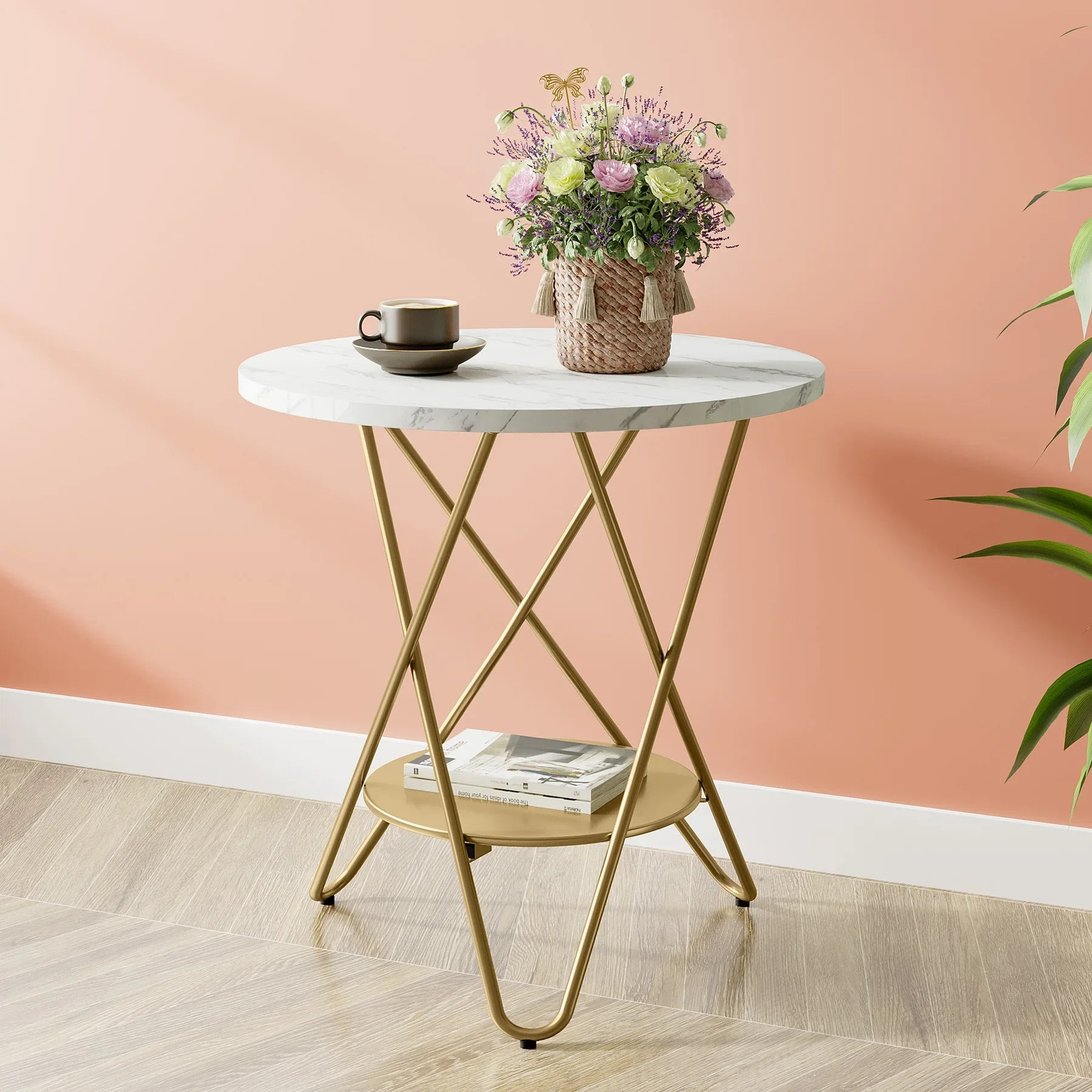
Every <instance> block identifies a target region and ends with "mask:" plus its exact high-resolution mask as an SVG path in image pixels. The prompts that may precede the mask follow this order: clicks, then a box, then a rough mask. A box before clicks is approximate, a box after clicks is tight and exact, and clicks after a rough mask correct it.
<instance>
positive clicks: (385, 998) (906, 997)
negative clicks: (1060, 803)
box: [0, 758, 1092, 1092]
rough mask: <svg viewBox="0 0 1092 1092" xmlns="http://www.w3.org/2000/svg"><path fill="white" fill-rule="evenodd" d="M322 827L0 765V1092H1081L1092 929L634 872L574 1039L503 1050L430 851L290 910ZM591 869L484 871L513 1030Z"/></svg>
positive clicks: (288, 806) (651, 863)
mask: <svg viewBox="0 0 1092 1092" xmlns="http://www.w3.org/2000/svg"><path fill="white" fill-rule="evenodd" d="M333 810H334V809H333V808H332V807H331V806H330V805H326V804H316V803H309V802H299V801H296V800H289V799H285V798H280V797H271V796H261V795H256V794H250V793H241V792H233V791H229V790H223V789H211V788H203V787H200V786H193V785H185V784H180V783H175V782H169V781H156V780H152V779H147V778H140V777H131V776H127V775H122V774H111V773H102V772H98V771H93V770H80V769H74V768H71V767H64V766H52V765H45V764H39V763H28V762H22V761H18V760H13V759H4V758H0V951H2V955H0V1089H3V1090H4V1092H7V1090H8V1089H12V1090H19V1092H22V1090H31V1089H57V1090H62V1089H63V1090H64V1092H69V1090H73V1089H93V1090H98V1089H102V1090H110V1092H113V1090H115V1089H130V1088H131V1089H150V1088H155V1089H157V1090H175V1089H195V1090H205V1089H214V1088H224V1089H270V1090H278V1092H294V1090H296V1089H310V1088H316V1089H317V1088H327V1089H329V1088H333V1089H338V1088H343V1089H366V1090H371V1089H385V1088H392V1089H413V1088H425V1087H437V1086H438V1087H442V1088H444V1089H467V1090H471V1089H474V1090H476V1089H508V1088H520V1089H549V1090H551V1092H558V1090H564V1089H615V1088H618V1089H625V1090H626V1092H640V1090H644V1089H649V1090H653V1089H655V1090H658V1092H659V1090H672V1089H679V1090H695V1092H699V1090H704V1089H709V1090H713V1089H735V1088H739V1089H744V1088H746V1089H749V1090H759V1089H769V1090H773V1089H777V1090H779V1092H790V1090H791V1092H824V1090H827V1089H831V1090H834V1089H839V1090H847V1092H848V1090H864V1089H883V1090H885V1092H899V1090H905V1092H929V1090H936V1092H962V1090H964V1089H968V1090H969V1089H974V1090H975V1092H987V1090H1002V1089H1004V1090H1024V1089H1026V1090H1028V1092H1078V1090H1080V1092H1092V1081H1089V1080H1084V1079H1081V1078H1083V1077H1089V1076H1092V915H1089V914H1083V913H1079V912H1075V911H1066V910H1057V909H1053V908H1049V907H1042V906H1034V905H1025V904H1020V903H1009V902H1003V901H1000V900H993V899H983V898H975V897H970V896H965V895H955V894H950V893H946V892H938V891H929V890H924V889H920V888H909V887H900V886H897V885H891V884H880V883H872V882H867V881H861V880H852V879H846V878H843V877H838V876H828V875H822V874H818V873H809V872H798V871H792V870H787V869H773V868H761V867H760V868H756V870H755V872H756V879H757V881H758V883H759V887H760V892H761V896H760V898H759V900H758V901H756V902H755V904H754V905H753V906H752V907H751V908H750V910H739V909H737V908H736V907H735V906H734V905H732V900H731V899H729V898H726V897H725V895H724V894H723V892H722V891H721V890H720V889H719V888H718V887H717V886H716V885H715V884H714V883H713V882H712V881H711V880H710V879H709V878H708V876H707V875H706V874H705V873H704V872H703V870H702V869H701V868H700V866H699V865H698V864H697V862H696V861H695V860H694V859H693V858H692V857H690V856H689V855H682V854H674V853H666V852H659V851H655V850H647V849H641V848H638V847H635V846H631V847H628V848H627V850H626V853H625V854H623V858H622V866H621V868H620V870H619V874H618V879H617V882H616V885H615V889H614V891H613V893H612V897H611V902H610V905H609V907H608V911H607V914H606V917H605V919H604V923H603V928H602V930H601V933H600V939H599V942H598V945H597V948H596V954H595V956H594V957H593V960H592V964H591V967H590V970H589V973H588V977H587V981H586V989H585V995H584V998H583V1000H582V1002H581V1005H580V1006H579V1007H578V1009H577V1015H576V1018H575V1019H574V1021H573V1023H572V1024H571V1025H570V1027H569V1028H568V1029H567V1030H566V1031H565V1032H564V1033H562V1035H560V1036H559V1037H557V1038H556V1039H553V1040H549V1041H547V1042H545V1043H543V1044H542V1045H541V1046H540V1048H539V1050H537V1051H534V1052H531V1051H521V1050H519V1049H518V1047H517V1046H516V1044H515V1043H513V1042H512V1041H511V1040H509V1039H508V1038H507V1037H505V1036H503V1035H502V1034H501V1033H500V1032H498V1031H497V1030H496V1029H495V1028H494V1027H493V1025H492V1023H491V1022H490V1020H489V1018H488V1016H487V1014H486V1011H485V1006H484V1000H483V998H482V995H481V989H480V986H479V983H478V981H477V978H476V973H475V965H474V959H473V952H472V950H471V947H470V944H469V942H468V940H467V935H466V929H465V924H464V918H463V913H462V905H461V901H460V900H459V897H458V893H457V890H456V885H455V882H454V877H453V875H452V872H453V870H452V867H451V861H450V850H449V849H448V848H447V846H446V845H445V844H444V843H442V842H439V841H434V840H429V839H423V838H418V837H414V836H412V835H409V834H405V833H403V832H400V831H397V830H392V831H391V832H389V834H388V835H387V837H385V838H384V840H383V842H382V843H381V844H380V848H379V849H378V850H377V851H376V854H375V855H374V857H373V859H372V860H371V861H370V862H369V864H368V865H367V866H366V868H365V870H364V871H363V872H362V874H361V876H360V877H358V879H357V880H356V881H355V882H354V884H353V885H352V886H351V887H350V888H348V889H347V891H346V893H345V894H344V896H339V897H338V904H337V906H335V907H329V908H324V907H320V906H318V905H316V904H315V903H313V902H311V901H310V900H309V899H308V898H307V896H306V889H307V886H308V884H309V881H310V877H311V872H312V869H313V866H314V864H315V860H316V858H317V856H318V853H319V850H320V848H321V845H322V843H323V841H324V839H325V836H326V834H327V832H328V829H329V826H330V823H331V821H332V817H333ZM355 822H356V824H357V830H356V831H355V834H356V835H357V836H358V837H359V836H360V835H361V834H363V832H364V831H366V829H367V827H368V825H369V819H368V817H367V815H366V814H365V813H360V814H359V815H358V817H357V819H356V821H355ZM353 844H354V845H355V844H356V843H355V841H354V842H353ZM601 854H602V850H601V848H597V849H585V848H581V849H573V850H568V849H551V850H534V851H531V850H526V851H524V850H516V849H495V850H494V851H493V852H492V853H490V854H489V855H487V856H486V857H484V858H483V859H482V860H481V861H479V862H476V863H475V865H474V874H475V877H476V879H477V881H478V884H479V890H480V892H481V897H482V903H483V907H484V911H485V914H486V918H487V921H488V922H489V925H490V932H491V937H492V940H493V950H494V953H495V956H496V962H497V966H498V970H499V972H500V974H501V975H502V977H503V978H504V979H505V980H506V981H505V992H506V996H507V998H508V1000H509V1008H510V1011H511V1012H512V1014H513V1016H514V1017H515V1018H516V1019H519V1020H522V1021H525V1022H540V1021H542V1020H544V1019H546V1018H548V1017H549V1016H552V1014H553V1012H554V1010H555V1009H556V1006H557V1003H558V993H557V988H558V987H559V986H560V985H561V984H562V983H563V981H564V978H565V976H566V975H567V973H568V969H569V966H570V963H571V959H572V953H573V949H574V948H575V944H576V938H577V934H578V932H579V929H580V926H581V924H582V921H583V916H584V913H585V912H586V908H587V905H588V901H589V899H590V890H591V887H592V885H593V884H594V880H595V876H596V873H597V870H598V865H599V861H600V859H601ZM1063 1074H1065V1075H1063Z"/></svg>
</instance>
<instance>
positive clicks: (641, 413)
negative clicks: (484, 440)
mask: <svg viewBox="0 0 1092 1092" xmlns="http://www.w3.org/2000/svg"><path fill="white" fill-rule="evenodd" d="M463 332H464V333H465V334H473V335H477V336H480V337H484V338H485V339H486V342H487V344H486V347H485V349H483V350H482V352H481V353H479V354H478V355H477V356H476V357H475V358H474V359H473V360H471V361H469V362H468V363H466V364H464V365H463V366H462V367H461V368H460V369H459V370H458V372H456V373H455V374H453V375H444V376H433V377H423V376H422V377H411V376H395V375H387V374H386V373H385V372H383V371H381V370H380V368H379V367H378V366H377V365H375V364H372V363H370V362H369V361H367V360H365V359H364V358H363V357H362V356H360V354H359V353H357V352H356V350H355V349H354V348H353V346H352V339H351V338H333V339H331V340H329V341H313V342H310V343H308V344H305V345H290V346H287V347H286V348H283V349H271V350H270V351H269V352H265V353H259V354H258V355H257V356H253V357H251V358H250V359H249V360H247V361H245V362H244V363H243V364H241V365H240V367H239V393H240V394H241V395H242V396H243V397H244V398H245V399H246V400H247V401H248V402H253V403H254V404H255V405H257V406H264V407H265V408H266V409H271V410H276V411H278V412H279V413H289V414H294V415H295V416H297V417H313V418H317V419H318V420H320V421H341V422H345V423H347V424H355V425H375V426H377V427H380V428H403V429H432V430H436V431H440V432H618V431H622V430H626V429H648V428H673V427H678V426H682V425H704V424H713V423H716V422H719V421H738V420H740V419H741V418H745V417H764V416H766V415H768V414H771V413H782V412H784V411H785V410H790V409H795V408H796V407H797V406H804V405H807V403H808V402H813V401H815V399H817V398H818V397H819V396H820V395H821V394H822V393H823V374H824V369H823V365H822V364H820V363H819V361H818V360H816V359H815V358H814V357H810V356H806V355H805V354H804V353H798V352H795V351H793V350H792V349H779V348H777V347H776V346H774V345H762V344H760V343H758V342H754V341H731V340H729V339H727V338H718V337H701V336H698V335H695V334H675V335H674V338H673V339H672V343H671V358H670V359H669V360H668V362H667V365H666V366H665V367H664V368H663V369H662V370H660V371H658V372H650V373H648V374H647V375H583V374H578V373H576V372H570V371H566V370H565V368H563V367H562V366H561V364H559V363H558V360H557V356H556V355H555V352H554V332H553V330H552V329H538V330H465V331H463Z"/></svg>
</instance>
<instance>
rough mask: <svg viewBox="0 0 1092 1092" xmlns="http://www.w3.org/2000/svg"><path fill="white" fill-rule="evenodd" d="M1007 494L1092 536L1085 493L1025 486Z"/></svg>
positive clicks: (1091, 502) (1091, 511) (1090, 500)
mask: <svg viewBox="0 0 1092 1092" xmlns="http://www.w3.org/2000/svg"><path fill="white" fill-rule="evenodd" d="M1063 427H1064V426H1063ZM1009 492H1010V493H1012V495H1013V496H1014V497H1019V498H1020V499H1021V500H1026V501H1031V503H1032V504H1035V505H1037V506H1038V508H1039V511H1040V513H1041V514H1042V515H1044V516H1049V517H1050V518H1051V519H1058V520H1061V521H1062V522H1063V523H1068V524H1069V525H1070V526H1071V527H1076V528H1077V530H1078V531H1084V532H1085V533H1086V534H1090V535H1092V497H1090V496H1089V495H1088V494H1087V493H1078V492H1077V491H1076V490H1075V489H1062V488H1060V487H1058V486H1056V485H1038V486H1026V487H1025V488H1023V489H1010V490H1009Z"/></svg>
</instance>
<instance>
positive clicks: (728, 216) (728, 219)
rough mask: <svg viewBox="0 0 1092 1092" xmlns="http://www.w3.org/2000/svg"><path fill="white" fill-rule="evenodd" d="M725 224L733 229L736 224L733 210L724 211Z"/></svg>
mask: <svg viewBox="0 0 1092 1092" xmlns="http://www.w3.org/2000/svg"><path fill="white" fill-rule="evenodd" d="M724 222H725V223H726V224H727V225H728V226H729V227H731V226H732V225H733V224H734V223H735V222H736V214H735V213H734V212H733V211H732V210H731V209H725V210H724Z"/></svg>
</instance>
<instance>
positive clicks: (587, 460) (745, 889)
mask: <svg viewBox="0 0 1092 1092" xmlns="http://www.w3.org/2000/svg"><path fill="white" fill-rule="evenodd" d="M749 424H750V422H749V421H746V420H744V421H737V422H736V424H735V426H734V427H733V429H732V438H731V440H730V441H729V444H728V450H727V452H726V453H725V464H724V465H725V468H726V469H727V472H728V478H727V484H726V486H725V490H724V496H723V498H722V499H721V502H720V503H721V509H722V511H723V506H724V502H725V500H727V496H728V490H730V489H731V484H732V479H733V478H734V476H735V471H736V467H737V466H738V464H739V457H740V453H741V451H742V449H743V442H744V440H745V439H746V437H747V428H748V426H749ZM573 441H574V442H575V444H576V450H577V454H578V456H579V458H580V464H581V466H582V467H583V468H584V475H585V477H586V478H587V479H588V485H589V488H590V490H591V492H592V495H593V496H594V498H595V504H596V507H597V508H598V509H599V515H600V518H601V519H602V522H603V528H604V530H605V532H606V534H607V538H608V540H609V542H610V546H611V550H612V552H613V553H614V557H615V561H616V562H617V564H618V569H619V572H620V573H621V574H622V579H623V582H624V583H625V585H626V589H627V591H628V592H629V596H630V601H631V602H632V604H633V610H634V613H635V614H636V616H637V621H638V624H639V625H640V627H641V632H642V634H643V635H644V638H645V645H646V647H647V649H648V653H649V657H650V658H651V660H652V663H653V665H654V666H655V667H656V668H657V670H658V669H659V667H660V665H661V664H662V663H663V660H664V649H663V647H662V646H661V644H660V639H659V636H658V634H657V632H656V625H655V622H654V621H653V619H652V612H651V611H650V610H649V607H648V600H647V599H646V597H645V594H644V590H643V589H642V587H641V582H640V580H639V579H638V577H637V571H636V569H635V568H634V565H633V558H632V556H631V555H630V552H629V548H628V547H627V545H626V541H625V538H624V537H623V535H622V531H621V527H620V525H619V523H618V516H617V514H616V512H615V510H614V505H613V503H612V501H611V499H610V494H609V493H608V492H607V490H606V483H605V482H604V481H603V480H602V478H601V476H600V475H599V473H598V468H597V466H596V462H595V456H594V453H593V452H592V449H591V444H590V442H589V441H588V437H587V435H586V434H585V433H574V434H573ZM719 486H720V481H719V480H718V488H719ZM718 526H719V518H718ZM668 701H669V703H670V706H671V713H672V716H673V717H674V718H675V722H676V724H677V725H678V728H679V735H680V736H681V737H682V741H683V745H684V746H685V747H686V751H687V754H688V755H689V757H690V761H691V764H692V765H693V767H694V772H695V773H696V774H697V776H698V780H699V781H700V782H701V785H702V789H703V791H704V793H705V796H706V799H707V800H708V803H709V809H710V811H711V813H712V815H713V820H714V822H715V823H716V826H717V830H718V832H719V833H720V836H721V839H722V840H723V842H724V846H725V849H726V850H727V851H728V856H729V859H730V860H731V862H732V866H733V867H734V868H735V870H736V874H737V876H738V879H733V878H732V877H731V876H729V875H728V874H727V873H726V872H725V871H724V870H723V869H722V868H721V867H720V865H719V864H718V863H717V861H716V859H715V858H714V857H713V855H712V854H711V853H709V851H708V850H707V849H706V848H705V846H704V845H703V844H702V843H701V840H700V839H699V838H698V836H697V835H696V834H695V833H694V831H693V829H692V828H691V826H690V824H689V823H686V822H682V823H678V824H676V825H677V826H678V828H679V830H680V831H681V833H682V835H683V837H684V838H685V839H686V841H687V843H688V844H689V845H690V847H691V849H693V850H694V852H695V853H696V854H697V857H698V859H699V860H700V861H701V862H702V864H703V865H704V866H705V868H706V870H707V871H708V872H709V873H710V875H712V877H713V878H714V879H715V880H716V881H717V883H719V884H720V885H721V886H722V887H723V888H724V889H725V890H727V891H728V892H729V893H730V894H732V895H734V896H735V897H736V898H738V899H743V900H744V901H746V902H751V901H752V900H753V899H754V898H756V897H757V894H758V891H757V888H756V886H755V882H754V879H753V877H752V876H751V871H750V868H749V867H748V865H747V861H746V858H745V857H744V856H743V852H742V850H741V849H740V847H739V842H738V840H737V839H736V836H735V831H733V830H732V825H731V823H730V822H729V820H728V815H727V813H726V811H725V809H724V804H723V802H722V801H721V799H720V796H719V795H718V793H717V791H716V786H715V784H714V782H713V777H712V773H711V772H710V770H709V764H708V762H707V761H706V759H705V755H704V754H703V752H702V750H701V745H700V744H699V743H698V739H697V735H696V733H695V732H694V727H693V724H692V723H691V721H690V716H689V714H688V713H687V711H686V707H685V706H684V705H683V702H682V697H681V696H680V694H679V691H678V688H677V687H676V686H674V685H672V686H671V688H670V690H669V692H668Z"/></svg>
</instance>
